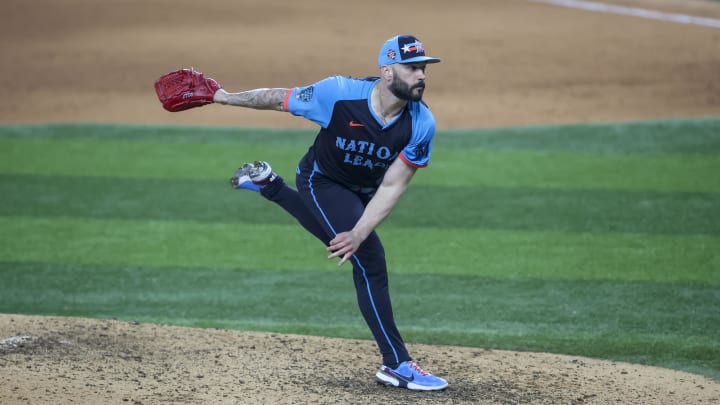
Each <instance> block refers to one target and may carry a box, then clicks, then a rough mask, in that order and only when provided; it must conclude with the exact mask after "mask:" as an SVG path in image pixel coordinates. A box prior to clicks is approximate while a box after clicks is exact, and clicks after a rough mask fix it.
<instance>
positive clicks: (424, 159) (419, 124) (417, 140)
mask: <svg viewBox="0 0 720 405" xmlns="http://www.w3.org/2000/svg"><path fill="white" fill-rule="evenodd" d="M410 113H411V114H412V117H413V118H412V126H413V133H412V136H411V137H410V142H408V144H407V146H405V148H404V149H403V150H402V152H400V159H402V160H403V161H404V162H405V163H407V164H409V165H410V166H414V167H425V166H427V165H428V164H429V163H430V155H432V141H433V138H434V137H435V117H434V116H433V114H432V112H430V109H428V108H427V106H425V104H423V103H414V105H413V108H411V110H410Z"/></svg>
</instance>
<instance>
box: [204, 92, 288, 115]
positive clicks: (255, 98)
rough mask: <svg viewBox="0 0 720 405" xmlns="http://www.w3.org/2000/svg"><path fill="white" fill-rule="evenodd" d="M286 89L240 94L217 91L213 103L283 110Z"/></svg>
mask: <svg viewBox="0 0 720 405" xmlns="http://www.w3.org/2000/svg"><path fill="white" fill-rule="evenodd" d="M287 92H288V89H281V88H277V89H255V90H248V91H243V92H240V93H228V92H226V91H224V90H218V92H217V93H216V94H215V102H217V103H221V104H229V105H235V106H238V107H247V108H255V109H258V110H277V111H282V110H283V101H284V99H285V95H286V94H287Z"/></svg>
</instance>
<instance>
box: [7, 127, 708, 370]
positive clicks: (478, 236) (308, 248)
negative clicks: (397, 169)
mask: <svg viewBox="0 0 720 405" xmlns="http://www.w3.org/2000/svg"><path fill="white" fill-rule="evenodd" d="M313 137H314V131H306V130H260V129H236V128H204V127H182V128H175V127H165V126H149V127H146V126H112V125H68V124H65V125H48V126H44V125H36V126H5V127H0V275H1V279H2V283H0V312H4V313H27V314H48V315H52V314H56V315H71V316H88V317H99V318H109V317H116V318H119V319H128V320H138V321H143V322H163V323H170V324H181V325H192V326H201V327H226V328H238V329H246V330H264V331H278V332H292V333H306V334H321V335H328V336H341V337H352V338H363V339H370V338H371V336H370V334H369V331H368V330H367V328H366V327H365V325H364V323H363V321H362V318H361V317H360V315H359V311H358V310H357V308H356V303H355V298H354V297H355V295H354V291H353V287H352V280H351V277H350V275H349V271H350V269H349V267H347V266H346V267H344V268H340V269H338V268H337V266H336V265H335V264H334V263H332V262H329V261H326V260H325V259H324V257H325V255H326V254H325V251H324V248H323V246H322V245H320V244H319V242H316V241H315V240H314V239H313V238H312V237H311V236H310V235H307V234H305V233H304V232H303V231H302V229H301V228H300V227H299V226H298V225H297V224H296V223H295V222H294V220H293V219H292V218H290V217H289V216H287V214H285V213H284V212H283V211H282V210H281V209H279V208H278V207H276V206H274V205H272V204H270V203H268V202H267V201H264V200H263V199H262V198H260V197H259V196H258V195H256V194H254V193H251V192H247V191H242V192H238V191H235V190H232V189H230V188H229V187H228V185H227V179H228V178H229V177H230V176H231V175H232V173H233V171H234V169H235V168H236V167H237V166H239V165H240V164H241V163H242V162H243V161H245V160H253V159H264V160H268V161H270V162H271V163H272V164H273V167H274V168H275V169H276V170H277V171H279V172H280V173H281V174H284V175H286V176H285V177H286V179H287V180H289V181H290V182H292V180H293V179H292V176H291V174H292V173H293V172H294V167H295V165H296V163H297V161H298V159H299V158H300V157H301V156H302V154H303V153H304V151H305V150H306V149H307V146H308V145H309V144H310V143H311V141H312V139H313ZM379 232H380V235H381V237H382V238H383V240H384V242H385V245H386V250H387V254H388V261H389V264H390V271H391V289H392V294H393V302H394V304H395V307H396V318H397V320H398V323H399V325H400V328H401V330H402V331H403V332H404V335H405V337H406V340H408V341H412V342H426V343H439V344H460V345H469V346H479V347H489V348H501V349H513V350H530V351H549V352H556V353H567V354H577V355H586V356H592V357H598V358H608V359H616V360H624V361H633V362H638V363H643V364H652V365H659V366H664V367H672V368H677V369H681V370H687V371H691V372H696V373H700V374H704V375H707V376H711V377H713V378H716V379H720V341H719V340H718V339H717V336H720V289H719V288H718V287H719V286H720V119H705V120H672V121H654V122H638V123H625V124H602V125H601V124H596V125H586V126H580V125H577V126H561V127H530V128H507V129H494V130H455V131H444V132H440V133H439V134H438V136H437V139H436V142H435V146H434V150H433V159H432V162H431V165H430V167H429V168H427V169H423V170H421V171H420V172H419V173H418V175H417V176H416V179H415V181H414V182H413V185H412V186H411V188H410V189H409V191H408V193H407V194H406V196H405V197H404V198H403V200H402V201H401V202H400V205H399V206H398V208H397V209H396V211H395V212H394V213H393V214H392V216H391V217H390V218H389V219H388V220H387V221H386V222H385V223H384V224H383V225H382V226H381V227H380V230H379Z"/></svg>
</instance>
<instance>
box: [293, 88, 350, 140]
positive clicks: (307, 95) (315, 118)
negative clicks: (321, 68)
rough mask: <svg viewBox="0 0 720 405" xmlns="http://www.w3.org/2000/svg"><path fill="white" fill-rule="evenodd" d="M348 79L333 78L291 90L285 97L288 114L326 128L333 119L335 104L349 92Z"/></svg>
mask: <svg viewBox="0 0 720 405" xmlns="http://www.w3.org/2000/svg"><path fill="white" fill-rule="evenodd" d="M345 82H346V79H345V78H344V77H342V76H332V77H328V78H326V79H323V80H321V81H319V82H317V83H315V84H311V85H309V86H305V87H295V88H293V89H290V91H289V92H288V94H287V96H285V103H284V108H285V110H286V111H287V112H289V113H291V114H293V115H297V116H300V117H304V118H307V119H308V120H310V121H312V122H314V123H316V124H318V125H320V126H321V127H323V128H326V127H327V126H328V124H329V123H330V119H331V118H332V112H333V108H334V106H335V102H336V101H337V100H339V99H341V98H342V97H343V95H344V93H345V92H347V91H348V87H347V85H346V83H345Z"/></svg>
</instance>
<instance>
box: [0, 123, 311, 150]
mask: <svg viewBox="0 0 720 405" xmlns="http://www.w3.org/2000/svg"><path fill="white" fill-rule="evenodd" d="M317 132H318V131H317V130H315V129H305V128H248V127H222V126H198V125H146V124H141V125H135V124H91V123H77V124H71V123H62V124H30V125H5V126H3V125H0V138H24V139H29V138H35V139H76V140H82V139H90V140H100V141H108V140H113V141H132V142H162V143H188V142H190V143H204V144H206V143H221V144H222V143H224V144H237V143H264V144H271V145H293V146H298V147H300V146H302V147H304V148H307V147H308V146H309V145H311V144H312V142H313V140H314V139H315V136H316V135H317ZM227 146H230V147H231V146H232V145H226V147H227Z"/></svg>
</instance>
